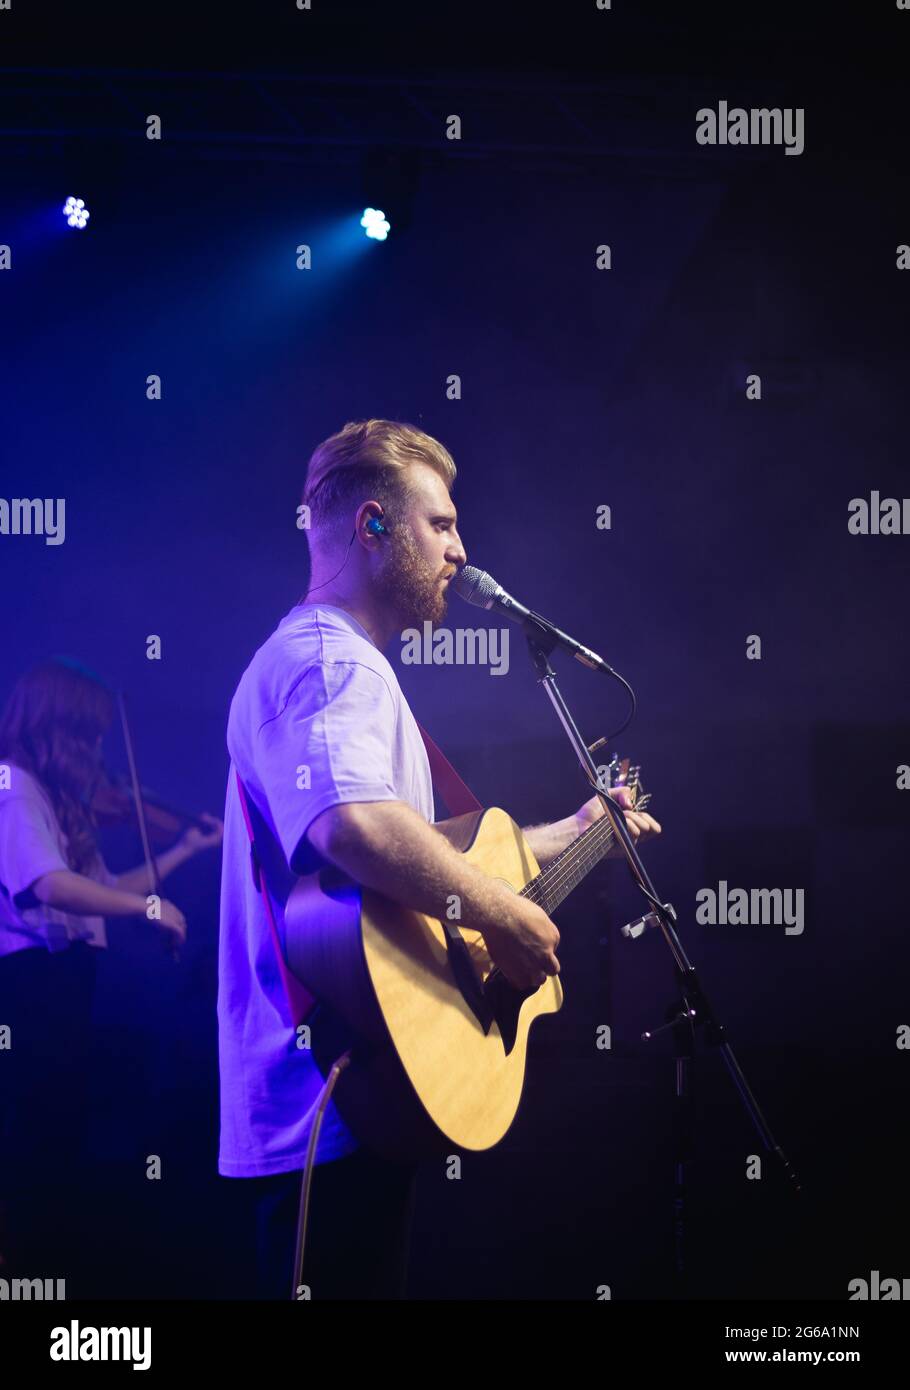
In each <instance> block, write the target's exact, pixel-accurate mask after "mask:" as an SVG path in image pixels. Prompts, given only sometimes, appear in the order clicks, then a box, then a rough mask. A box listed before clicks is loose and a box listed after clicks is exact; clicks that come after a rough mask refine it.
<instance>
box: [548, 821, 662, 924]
mask: <svg viewBox="0 0 910 1390" xmlns="http://www.w3.org/2000/svg"><path fill="white" fill-rule="evenodd" d="M649 800H650V796H643V797H641V798H639V799H638V800H637V801H636V803H635V804H636V807H637V809H638V810H643V809H644V807H645V805H646V804H647V802H648V801H649ZM615 839H616V836H615V834H614V831H613V823H612V821H611V820H610V817H609V816H608V815H606V814H604V815H603V816H601V817H600V819H599V820H596V821H595V822H594V824H593V825H592V826H591V827H590V828H589V829H588V830H586V831H585V832H584V834H583V835H579V836H578V838H577V839H576V840H573V841H572V843H571V844H570V845H568V846H567V847H566V848H565V849H564V850H563V851H562V853H561V854H557V856H556V858H555V859H553V860H552V861H551V862H550V863H549V864H548V865H547V867H546V868H545V869H543V870H542V871H541V872H540V873H539V874H538V875H537V877H536V878H532V879H531V881H530V883H527V884H525V886H524V888H522V890H521V896H522V897H523V898H530V899H531V901H532V902H535V903H537V904H538V906H540V907H542V908H543V910H544V912H545V913H546V914H547V916H548V917H549V916H550V915H551V913H553V912H555V911H556V909H557V908H558V907H559V904H560V903H561V902H562V901H563V899H564V898H567V897H568V895H569V894H570V893H571V891H572V889H573V888H577V887H578V885H579V883H581V881H582V879H583V878H585V877H586V875H587V874H589V873H590V872H591V870H592V869H593V868H594V866H595V864H599V863H600V861H601V859H603V857H604V855H605V854H607V853H608V852H609V850H610V849H611V848H612V846H613V843H614V841H615Z"/></svg>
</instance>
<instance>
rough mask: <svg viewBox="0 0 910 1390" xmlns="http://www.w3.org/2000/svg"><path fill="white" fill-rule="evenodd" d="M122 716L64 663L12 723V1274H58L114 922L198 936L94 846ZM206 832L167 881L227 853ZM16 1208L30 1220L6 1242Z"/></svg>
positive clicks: (1, 898) (3, 884)
mask: <svg viewBox="0 0 910 1390" xmlns="http://www.w3.org/2000/svg"><path fill="white" fill-rule="evenodd" d="M113 714H114V701H113V698H112V696H111V693H110V691H108V689H107V688H106V687H105V686H104V685H103V684H102V683H101V682H100V681H99V680H97V679H96V678H95V677H94V676H92V675H91V674H90V673H88V672H87V671H85V670H84V669H83V668H81V667H79V666H78V665H77V664H76V663H71V662H68V661H64V660H52V661H47V662H43V663H41V664H40V665H38V666H35V667H34V668H32V669H31V670H30V671H28V672H26V674H25V675H23V676H22V677H21V678H20V679H19V680H18V682H17V683H16V685H15V687H14V689H13V691H12V693H11V695H10V697H9V700H8V702H7V705H6V708H5V710H4V712H3V715H2V717H0V1030H3V1029H4V1027H5V1029H6V1033H5V1037H6V1045H5V1050H4V1051H0V1073H2V1076H3V1081H4V1082H5V1083H6V1084H5V1085H3V1086H2V1088H0V1094H2V1097H3V1098H2V1100H0V1276H5V1275H6V1273H7V1268H8V1267H9V1263H10V1259H11V1258H13V1259H15V1260H16V1261H17V1263H20V1264H21V1262H22V1260H23V1259H25V1258H26V1252H27V1255H28V1259H29V1260H30V1261H32V1260H38V1261H39V1263H40V1260H41V1258H42V1256H43V1257H44V1258H45V1260H47V1259H48V1257H50V1260H51V1265H50V1267H48V1268H47V1269H46V1270H43V1271H42V1270H41V1269H39V1268H35V1269H34V1270H32V1271H29V1270H26V1269H24V1268H22V1269H21V1273H22V1274H23V1275H29V1277H39V1276H42V1277H44V1276H46V1277H51V1276H53V1275H55V1269H56V1264H55V1261H54V1258H53V1254H54V1251H55V1249H56V1246H55V1244H54V1236H55V1233H56V1223H57V1222H58V1221H59V1220H60V1213H59V1212H57V1213H56V1214H54V1215H53V1216H52V1215H51V1208H52V1206H53V1204H52V1203H49V1202H48V1201H47V1200H46V1198H47V1196H48V1195H49V1194H50V1193H51V1192H54V1191H58V1190H59V1188H60V1186H61V1182H62V1179H63V1177H64V1175H65V1173H66V1172H68V1171H69V1169H70V1167H71V1165H72V1164H73V1161H74V1159H75V1158H77V1156H78V1155H77V1152H75V1150H77V1149H78V1144H79V1137H80V1134H81V1131H82V1129H83V1126H84V1114H85V1100H86V1085H85V1083H86V1063H87V1062H88V1057H89V1045H90V1031H89V1029H90V1019H91V1007H92V997H93V994H94V985H95V971H96V965H97V951H98V950H99V949H103V948H104V947H106V945H107V936H106V932H105V924H104V919H105V917H134V918H142V919H143V920H144V921H150V922H151V923H152V925H153V926H154V927H155V928H156V929H157V930H159V931H160V932H161V933H162V934H163V936H164V938H165V940H166V941H167V942H168V944H169V945H170V946H171V948H172V949H176V948H177V947H178V946H179V945H181V944H182V943H183V941H184V940H185V938H186V922H185V920H184V917H183V914H182V913H181V912H180V910H179V908H177V907H176V906H175V905H174V904H173V903H172V902H169V901H167V900H166V899H162V900H161V901H160V908H159V906H158V902H157V899H155V898H151V897H149V896H148V895H151V894H155V893H156V892H157V885H156V884H154V883H153V882H151V881H150V880H151V878H152V877H153V875H152V873H151V866H150V865H147V864H143V865H141V866H140V867H138V868H135V869H130V870H128V871H127V872H126V873H122V874H113V873H111V871H110V870H109V869H108V867H107V865H106V864H105V862H104V859H103V858H102V855H101V853H100V851H99V849H98V845H97V843H96V838H95V826H96V819H95V815H94V812H93V810H92V800H93V797H94V796H95V794H96V792H97V790H98V788H99V785H100V783H101V781H102V777H103V768H102V763H101V742H102V738H103V736H104V734H105V732H106V731H107V729H108V728H109V726H110V724H111V722H112V719H113ZM200 822H201V825H202V827H204V828H200V824H199V823H197V825H195V826H193V827H191V828H189V829H188V830H186V832H185V833H184V834H183V835H182V836H181V837H180V838H179V839H178V840H177V842H176V843H175V844H174V845H173V846H172V847H171V848H170V849H169V850H166V851H165V852H164V853H162V854H160V855H159V856H158V857H157V861H156V868H157V877H158V879H159V880H160V879H163V878H165V877H166V876H167V875H168V874H169V873H171V872H172V870H173V869H175V868H176V867H177V865H178V864H181V863H183V862H184V861H185V860H186V859H188V858H190V857H191V856H192V855H194V854H196V853H198V852H199V851H200V850H203V849H208V848H210V847H213V846H215V845H217V844H218V843H219V842H220V840H221V832H222V826H221V822H220V821H219V820H217V819H216V818H215V817H214V816H204V817H201V818H200ZM158 913H160V916H159V915H157V914H158ZM3 1037H4V1034H3V1032H2V1031H0V1047H2V1046H3V1042H2V1038H3ZM13 1197H15V1206H16V1213H15V1214H16V1215H18V1217H19V1219H17V1220H10V1223H9V1224H10V1231H9V1232H7V1234H6V1236H5V1237H4V1233H3V1223H2V1217H3V1204H4V1199H6V1203H7V1205H8V1206H9V1205H10V1203H11V1198H13ZM7 1214H8V1216H10V1215H11V1214H12V1213H11V1211H8V1213H7ZM11 1235H12V1243H10V1236H11ZM17 1236H18V1239H17ZM48 1238H49V1239H50V1245H49V1243H48ZM4 1263H5V1264H6V1266H7V1268H4V1267H3V1264H4ZM15 1272H16V1273H17V1274H18V1273H19V1272H20V1271H19V1270H16V1271H15ZM65 1273H66V1271H65V1270H63V1271H60V1272H59V1275H58V1276H56V1277H60V1276H65Z"/></svg>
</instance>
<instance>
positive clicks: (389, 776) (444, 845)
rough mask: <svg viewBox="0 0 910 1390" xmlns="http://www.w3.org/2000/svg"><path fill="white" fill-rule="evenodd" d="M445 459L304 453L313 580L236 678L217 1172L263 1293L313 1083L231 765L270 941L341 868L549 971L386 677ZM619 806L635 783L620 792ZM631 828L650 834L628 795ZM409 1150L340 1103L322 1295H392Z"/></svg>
mask: <svg viewBox="0 0 910 1390" xmlns="http://www.w3.org/2000/svg"><path fill="white" fill-rule="evenodd" d="M454 480H455V464H454V463H453V461H452V458H451V456H450V454H449V453H448V451H447V450H446V449H445V448H444V447H443V446H442V445H441V444H440V443H439V442H438V441H437V440H435V439H433V438H431V437H430V436H429V435H427V434H425V433H423V432H422V431H421V430H418V429H415V428H414V427H412V426H410V425H405V424H399V423H396V422H393V421H388V420H367V421H360V422H354V423H351V424H347V425H345V427H344V429H342V430H341V431H340V432H339V433H338V434H335V435H333V436H332V437H331V438H330V439H327V440H326V441H325V442H324V443H323V444H321V445H319V447H318V448H317V449H316V451H315V452H314V454H313V456H312V458H311V460H310V464H309V469H308V472H307V480H306V486H305V489H304V495H303V501H304V504H305V505H306V506H307V507H308V508H309V509H310V522H311V525H310V530H309V537H310V552H311V562H312V563H311V581H310V587H309V589H308V590H307V593H306V594H305V595H304V597H303V599H301V601H300V602H299V603H298V604H297V605H296V606H295V607H294V608H293V609H291V611H290V612H289V613H288V614H287V616H286V617H285V618H284V619H283V620H282V621H281V623H280V624H279V626H278V628H277V629H276V631H275V632H274V633H273V634H272V636H271V637H270V638H269V639H268V641H267V642H265V643H264V645H263V646H262V647H260V649H259V651H258V652H257V653H256V655H255V656H254V657H253V660H252V661H251V663H250V665H249V666H248V668H247V670H246V671H245V672H244V674H243V676H242V678H241V680H240V684H239V685H238V687H237V691H236V693H235V695H234V699H233V702H232V704H231V712H230V717H229V720H228V748H229V751H230V754H231V762H232V767H231V776H230V780H229V783H228V793H227V803H226V811H225V835H224V866H223V871H222V891H221V935H220V950H219V995H218V1019H219V1052H220V1069H221V1144H220V1152H219V1162H218V1170H219V1172H220V1173H221V1174H222V1175H224V1176H225V1177H242V1178H247V1179H248V1180H249V1183H250V1186H251V1188H252V1189H253V1195H254V1207H255V1213H256V1247H257V1267H258V1291H259V1294H260V1296H261V1297H265V1298H282V1297H287V1296H288V1293H289V1289H290V1283H291V1276H292V1270H293V1256H294V1234H295V1226H296V1219H297V1208H298V1200H299V1189H300V1178H301V1169H302V1168H303V1164H304V1161H305V1158H306V1152H307V1143H308V1140H309V1137H310V1133H311V1130H312V1126H313V1121H314V1118H315V1113H316V1108H317V1102H318V1099H319V1095H320V1092H321V1090H322V1089H323V1084H324V1083H323V1078H322V1076H321V1075H320V1073H319V1071H318V1069H317V1066H316V1063H315V1061H314V1060H313V1058H312V1055H311V1054H310V1052H309V1050H308V1049H307V1048H305V1047H301V1046H300V1038H299V1037H298V1035H297V1033H296V1030H295V1028H294V1021H293V1019H292V1018H291V1017H290V1007H289V1003H288V999H287V996H286V993H285V987H284V983H283V981H282V976H281V972H280V968H279V962H278V957H277V953H276V951H275V948H274V944H273V938H272V933H271V929H270V923H269V918H268V915H267V905H266V903H265V902H264V901H263V898H262V896H261V895H260V894H259V892H258V891H257V888H256V885H255V883H254V880H253V876H252V874H251V872H250V844H249V838H248V831H247V827H246V823H245V820H244V816H243V810H242V807H241V804H240V800H239V797H238V791H237V785H236V780H235V779H236V777H237V776H239V778H240V779H241V780H242V782H243V784H244V787H245V790H246V795H247V798H248V801H249V807H250V814H251V819H252V823H253V828H254V833H255V836H256V852H257V856H258V859H259V861H260V863H261V865H262V870H263V874H264V878H265V886H266V888H267V890H268V892H269V902H270V904H271V906H272V910H273V914H274V917H275V919H276V927H277V932H278V935H279V937H282V935H283V922H282V920H281V906H280V904H281V903H282V902H283V901H284V900H285V898H286V895H287V891H288V888H289V887H290V884H291V882H292V881H293V877H294V876H296V875H298V874H306V873H312V872H314V871H315V870H317V869H318V868H320V867H322V866H324V865H326V864H332V865H335V866H336V867H337V868H338V869H340V870H341V871H342V872H343V873H344V874H345V875H347V876H348V877H349V878H350V879H352V880H353V881H354V882H355V883H358V884H361V885H363V886H365V887H367V888H371V889H373V890H375V891H377V892H380V893H383V894H384V895H385V896H386V897H389V898H391V899H393V900H394V901H396V902H399V903H401V904H402V905H404V906H406V907H410V908H413V909H415V910H417V911H420V912H424V913H427V914H428V915H430V916H432V917H435V918H443V917H444V916H445V912H446V904H447V902H448V900H449V898H450V895H451V894H453V893H455V894H458V895H459V897H460V899H461V904H462V919H463V921H464V922H465V924H466V925H468V926H471V927H475V928H477V929H479V930H480V931H481V932H482V933H483V935H484V938H485V940H486V943H487V947H488V949H489V952H490V955H491V956H492V958H493V960H494V961H495V962H496V964H497V965H499V967H500V968H501V969H502V971H503V973H504V974H505V975H506V977H507V978H508V979H509V980H510V981H511V982H512V984H514V985H516V986H517V987H520V988H531V987H537V986H539V985H540V984H542V983H543V981H544V980H545V979H546V978H547V976H548V975H553V974H556V973H558V971H559V962H558V961H557V958H556V946H557V945H558V942H559V933H558V931H557V929H556V927H555V926H554V924H553V923H552V922H551V921H550V919H549V917H548V916H547V915H546V913H545V912H544V911H543V910H542V909H541V908H540V907H539V906H537V905H536V904H535V903H533V902H531V901H530V900H529V899H526V898H522V897H519V896H518V895H517V894H515V893H513V892H512V891H511V890H510V889H509V888H507V887H506V886H505V885H503V884H501V883H500V882H498V881H497V880H494V879H492V878H490V877H489V876H488V875H486V874H484V873H483V872H482V871H481V870H479V869H477V868H475V867H473V866H472V865H470V864H469V863H468V862H467V861H466V859H465V858H464V857H463V856H462V855H460V854H459V853H458V852H457V851H456V850H455V849H454V848H452V846H451V845H450V844H449V843H448V841H447V840H446V839H445V838H444V837H443V836H442V835H440V834H439V833H438V831H435V830H434V829H433V827H432V822H433V819H434V805H433V787H432V780H431V776H430V766H429V761H428V758H427V753H426V749H425V747H424V744H423V740H422V738H421V735H420V732H419V729H418V727H417V724H416V721H415V719H414V716H413V715H412V713H411V711H410V709H409V707H408V704H407V702H406V700H405V698H404V695H403V694H402V692H401V689H400V687H399V684H398V681H397V679H396V676H395V672H394V670H393V668H392V666H391V665H390V664H389V662H388V661H387V660H386V658H385V657H384V656H383V655H382V652H383V649H384V648H386V647H387V646H388V645H389V644H390V642H391V641H392V640H393V638H394V637H395V635H396V634H400V633H401V632H402V630H403V629H405V628H408V627H414V626H420V625H421V624H422V623H423V622H425V621H429V622H431V623H439V622H441V621H442V619H443V618H444V617H445V614H446V589H447V586H448V583H449V581H450V579H451V577H452V575H453V574H455V573H456V572H457V570H458V568H459V567H460V566H461V565H463V564H464V563H465V562H466V558H467V557H466V554H465V550H464V547H463V545H462V543H461V540H460V538H459V535H458V531H457V529H456V520H457V517H456V512H455V508H454V506H453V505H452V500H451V495H450V494H451V489H452V485H453V483H454ZM616 795H617V796H618V798H619V800H620V801H621V802H622V803H624V804H626V805H628V802H627V801H626V800H625V797H626V793H624V792H622V793H617V794H616ZM602 814H603V808H602V807H601V805H600V801H599V799H598V798H597V797H596V796H595V797H593V798H591V800H590V801H588V802H586V803H585V805H584V806H582V807H581V808H580V810H579V811H578V812H577V813H576V814H575V815H572V816H568V817H566V819H565V820H562V821H557V822H555V823H554V824H552V825H545V826H536V827H533V828H530V829H528V830H526V831H525V834H526V836H527V838H528V840H529V841H530V844H531V847H532V849H533V851H534V853H535V855H536V856H537V859H538V861H539V862H540V864H541V866H543V865H545V864H546V863H547V862H548V861H549V860H550V859H552V858H554V857H555V855H557V854H559V853H560V852H561V850H563V849H564V848H565V847H566V845H568V844H569V843H570V841H571V840H572V839H574V837H575V836H576V835H579V834H581V833H582V832H583V831H584V830H585V829H587V827H588V826H589V825H590V824H591V822H592V821H593V820H594V819H596V818H597V817H598V816H599V815H602ZM626 819H627V823H628V824H629V828H630V831H631V832H632V834H633V835H634V836H635V837H636V838H638V837H639V836H640V835H642V834H645V835H647V834H650V833H654V832H656V831H657V830H659V827H658V826H657V824H656V822H655V821H653V820H652V819H651V817H650V816H647V815H644V814H638V813H635V812H633V811H631V810H627V811H626ZM415 1171H416V1169H415V1165H413V1164H403V1163H391V1162H389V1161H387V1160H385V1159H382V1158H380V1157H379V1156H378V1155H376V1154H374V1153H372V1152H371V1151H369V1150H368V1149H366V1148H365V1147H363V1146H362V1145H360V1144H359V1143H358V1141H357V1139H356V1138H355V1136H354V1135H353V1134H352V1133H351V1132H350V1130H349V1129H348V1128H347V1127H346V1126H345V1124H344V1122H343V1120H342V1118H341V1116H340V1114H339V1113H338V1112H337V1110H336V1109H335V1106H334V1105H333V1103H332V1102H331V1101H330V1102H329V1104H328V1106H327V1107H326V1109H325V1112H324V1117H323V1124H322V1129H321V1130H320V1132H319V1145H318V1150H317V1154H316V1168H315V1172H314V1177H313V1185H312V1190H311V1211H310V1221H309V1227H308V1231H307V1242H306V1259H305V1264H304V1278H305V1281H306V1283H307V1285H308V1287H309V1288H310V1289H311V1291H312V1297H313V1298H316V1299H321V1298H400V1297H403V1296H404V1287H405V1279H406V1265H407V1249H408V1237H409V1226H410V1218H411V1210H412V1204H413V1191H414V1176H415Z"/></svg>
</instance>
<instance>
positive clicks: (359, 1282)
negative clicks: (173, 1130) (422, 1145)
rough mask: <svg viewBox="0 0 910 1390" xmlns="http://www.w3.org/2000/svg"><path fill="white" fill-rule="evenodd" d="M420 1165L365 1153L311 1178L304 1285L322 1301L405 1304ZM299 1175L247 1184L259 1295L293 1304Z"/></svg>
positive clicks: (325, 1167) (329, 1166)
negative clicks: (250, 1191)
mask: <svg viewBox="0 0 910 1390" xmlns="http://www.w3.org/2000/svg"><path fill="white" fill-rule="evenodd" d="M416 1174H417V1166H416V1164H399V1163H389V1162H387V1161H386V1160H384V1159H381V1158H378V1157H377V1156H376V1155H375V1154H373V1153H372V1152H370V1151H369V1150H367V1149H358V1150H357V1152H356V1153H353V1154H349V1155H347V1156H346V1157H345V1158H337V1159H334V1160H332V1161H331V1162H328V1163H319V1164H317V1165H316V1167H315V1169H314V1170H313V1180H312V1185H311V1188H310V1208H309V1218H308V1223H307V1238H306V1250H305V1251H304V1262H303V1282H304V1284H306V1285H307V1286H308V1288H309V1289H310V1297H311V1298H313V1299H314V1300H317V1299H329V1298H332V1299H383V1298H394V1299H401V1298H405V1297H406V1285H407V1266H408V1254H409V1242H410V1233H411V1220H412V1215H413V1208H414V1188H415V1178H416ZM301 1177H302V1175H301V1173H300V1172H299V1171H296V1172H293V1173H278V1174H276V1175H275V1176H273V1177H268V1178H246V1179H244V1181H245V1182H247V1183H249V1185H250V1187H251V1188H252V1189H253V1199H254V1203H255V1214H256V1270H257V1292H258V1296H259V1297H260V1298H270V1299H290V1297H291V1281H292V1278H293V1273H294V1251H295V1242H296V1235H297V1217H298V1211H299V1205H300V1184H301Z"/></svg>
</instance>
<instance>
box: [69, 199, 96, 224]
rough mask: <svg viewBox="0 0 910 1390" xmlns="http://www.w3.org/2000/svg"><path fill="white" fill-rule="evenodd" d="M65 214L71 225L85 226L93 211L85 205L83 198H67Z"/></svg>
mask: <svg viewBox="0 0 910 1390" xmlns="http://www.w3.org/2000/svg"><path fill="white" fill-rule="evenodd" d="M63 216H64V217H65V218H66V220H67V223H68V225H69V226H70V227H80V228H81V227H84V226H85V224H86V222H87V221H88V220H89V218H90V217H91V213H90V212H89V210H88V208H87V207H86V206H85V201H84V199H82V198H67V200H66V202H65V203H64V204H63Z"/></svg>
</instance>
